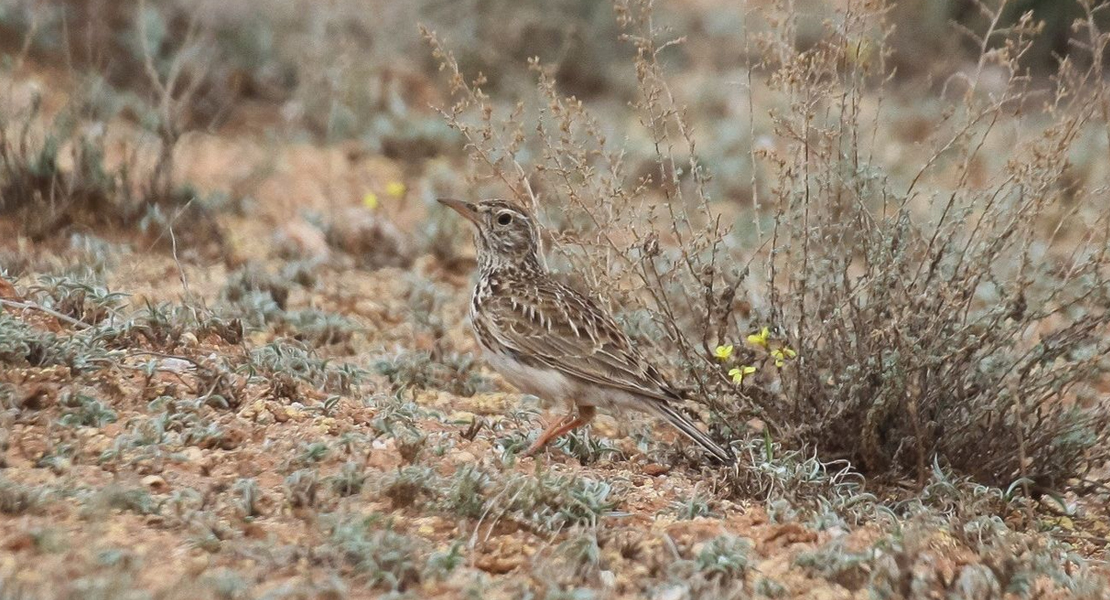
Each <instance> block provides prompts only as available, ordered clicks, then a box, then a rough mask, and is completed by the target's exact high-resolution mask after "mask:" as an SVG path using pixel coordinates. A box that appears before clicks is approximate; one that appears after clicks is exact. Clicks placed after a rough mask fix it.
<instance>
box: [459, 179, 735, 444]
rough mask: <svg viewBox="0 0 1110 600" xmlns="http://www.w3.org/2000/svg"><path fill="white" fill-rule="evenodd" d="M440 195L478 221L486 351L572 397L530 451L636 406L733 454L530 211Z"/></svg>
mask: <svg viewBox="0 0 1110 600" xmlns="http://www.w3.org/2000/svg"><path fill="white" fill-rule="evenodd" d="M439 202H440V203H441V204H443V205H445V206H447V207H449V208H451V209H453V210H455V211H456V212H458V213H459V214H460V215H462V216H463V217H464V218H465V219H467V220H468V221H470V222H471V223H472V224H473V225H474V240H475V246H476V249H477V255H478V256H477V262H478V277H477V281H476V282H475V284H474V289H473V293H472V295H471V301H470V308H469V313H470V323H471V326H472V328H473V330H474V334H475V337H476V338H477V341H478V345H479V346H480V347H481V349H482V353H483V355H484V358H485V359H486V361H487V362H488V363H489V365H490V366H491V367H492V368H493V370H495V371H497V372H498V373H500V374H501V376H502V377H504V378H505V380H506V381H508V382H509V383H510V384H512V385H513V386H514V387H516V388H517V389H519V390H520V391H522V392H524V393H527V394H532V395H534V396H537V397H539V398H540V399H542V400H545V401H547V402H549V403H564V404H569V405H570V407H569V408H570V410H569V411H568V412H567V414H566V416H564V417H563V418H561V419H559V420H556V421H554V422H552V423H551V424H550V425H549V426H548V427H547V428H546V429H544V431H543V432H542V433H540V435H539V437H538V438H537V439H536V441H535V443H533V444H532V445H531V447H530V448H528V449H527V450H526V451H525V452H524V454H523V455H522V456H525V457H527V456H533V455H534V454H536V453H537V452H539V451H540V450H542V449H543V448H544V447H545V446H546V445H547V444H548V443H550V442H551V441H552V440H555V439H557V438H559V437H561V436H563V435H564V434H566V433H568V432H570V431H572V430H574V429H576V428H578V427H581V426H583V425H586V424H587V423H589V422H590V420H592V419H593V418H594V416H595V415H596V414H597V411H598V409H602V410H604V411H606V412H618V413H619V412H623V411H625V410H629V409H631V410H633V411H638V412H646V413H649V414H654V415H656V416H658V417H661V418H663V419H664V420H666V421H667V422H669V423H670V424H671V425H673V426H674V427H675V428H676V429H678V430H679V431H680V432H682V433H683V434H685V435H686V436H687V437H689V438H690V439H691V440H693V441H694V442H696V443H697V444H698V445H699V446H701V447H702V448H703V449H704V450H705V451H706V452H708V453H709V454H710V455H712V456H713V457H714V458H716V459H717V460H718V461H720V462H722V463H725V464H733V463H734V462H735V458H734V456H733V454H732V452H730V451H729V450H726V449H725V448H724V447H723V446H721V445H720V444H718V443H717V442H715V441H714V440H713V439H712V438H710V437H709V436H708V435H707V434H706V433H704V432H703V431H701V430H700V429H698V427H697V426H696V425H695V424H694V422H693V421H691V420H690V418H689V417H687V416H686V415H685V414H684V413H683V412H682V411H681V410H680V409H679V408H678V406H677V403H679V402H682V396H681V395H680V394H679V393H678V392H677V391H675V390H674V389H673V388H672V387H670V386H669V385H668V384H667V382H666V381H665V380H664V379H663V377H662V376H661V375H660V372H659V370H658V369H657V368H656V367H654V366H653V365H651V364H650V363H649V362H648V361H647V360H646V359H645V358H644V356H643V355H642V354H641V353H640V352H639V351H638V350H637V348H636V344H635V343H634V342H633V341H632V339H631V338H629V337H628V335H627V334H626V333H625V332H624V330H623V329H622V328H621V327H620V325H618V324H617V322H616V320H615V319H613V317H612V315H610V314H609V313H608V312H606V311H605V310H603V309H602V308H600V307H599V305H598V304H597V303H596V302H594V301H593V300H592V299H590V297H588V296H587V295H585V294H582V293H580V292H578V291H577V290H575V289H573V288H571V287H569V286H567V285H565V284H563V283H561V282H560V281H558V280H557V279H556V278H555V277H554V276H553V275H552V274H551V273H550V272H549V271H548V270H547V268H546V266H545V264H544V263H543V261H542V260H541V255H540V244H539V234H538V230H537V225H536V221H535V219H534V218H533V217H532V216H531V215H530V214H529V212H528V211H526V210H525V209H524V208H523V207H521V206H518V205H516V204H514V203H511V202H509V201H506V200H502V199H496V198H495V199H486V200H480V201H478V202H473V203H472V202H467V201H463V200H456V199H450V198H441V199H439Z"/></svg>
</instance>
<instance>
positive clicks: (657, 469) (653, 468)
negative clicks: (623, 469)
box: [643, 463, 671, 477]
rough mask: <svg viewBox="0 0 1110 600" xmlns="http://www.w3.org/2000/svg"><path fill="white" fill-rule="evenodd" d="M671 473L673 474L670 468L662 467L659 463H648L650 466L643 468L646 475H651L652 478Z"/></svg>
mask: <svg viewBox="0 0 1110 600" xmlns="http://www.w3.org/2000/svg"><path fill="white" fill-rule="evenodd" d="M670 472H671V468H670V467H668V466H667V465H661V464H659V463H648V464H646V465H644V468H643V473H644V475H649V476H651V477H658V476H659V475H663V474H665V473H670Z"/></svg>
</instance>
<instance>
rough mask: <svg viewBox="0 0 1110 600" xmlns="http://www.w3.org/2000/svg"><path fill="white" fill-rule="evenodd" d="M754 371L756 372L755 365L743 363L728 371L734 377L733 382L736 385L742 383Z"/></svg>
mask: <svg viewBox="0 0 1110 600" xmlns="http://www.w3.org/2000/svg"><path fill="white" fill-rule="evenodd" d="M752 373H755V367H752V366H749V365H742V366H739V367H733V368H732V369H731V370H730V371H729V372H728V376H729V377H731V378H732V382H733V383H735V384H736V385H740V384H741V383H744V377H746V376H748V375H751V374H752Z"/></svg>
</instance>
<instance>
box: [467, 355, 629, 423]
mask: <svg viewBox="0 0 1110 600" xmlns="http://www.w3.org/2000/svg"><path fill="white" fill-rule="evenodd" d="M484 354H485V359H486V361H487V362H488V363H489V365H490V367H492V368H493V370H494V371H497V372H498V373H500V374H501V376H502V377H504V378H505V380H506V381H508V382H509V383H510V384H512V385H513V387H515V388H517V389H518V390H520V391H522V392H524V393H525V394H532V395H533V396H537V397H539V398H540V399H541V400H544V401H546V402H547V403H549V404H576V405H579V406H596V407H598V408H601V409H603V410H607V411H610V412H613V411H623V410H626V409H632V410H639V411H642V410H644V407H643V404H642V403H643V401H642V400H641V399H638V398H637V397H636V396H634V395H633V394H630V393H628V392H626V391H624V390H620V389H616V388H612V387H609V386H604V385H598V384H592V383H588V382H585V381H582V380H580V379H576V378H574V377H570V376H568V375H564V374H562V373H560V372H559V371H556V370H555V369H544V368H537V367H531V366H528V365H525V364H523V363H521V362H519V361H517V360H515V359H514V358H512V357H511V356H508V355H505V354H498V353H494V352H490V351H488V350H487V351H485V352H484Z"/></svg>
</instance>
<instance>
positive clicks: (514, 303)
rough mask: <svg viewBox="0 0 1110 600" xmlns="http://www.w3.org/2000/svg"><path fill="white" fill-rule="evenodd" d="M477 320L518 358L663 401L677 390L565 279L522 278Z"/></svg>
mask: <svg viewBox="0 0 1110 600" xmlns="http://www.w3.org/2000/svg"><path fill="white" fill-rule="evenodd" d="M481 319H482V321H483V322H482V323H476V324H475V325H476V326H477V327H480V328H485V329H486V330H487V331H488V333H489V334H490V335H491V336H492V337H493V338H494V339H495V340H496V342H497V343H498V344H499V345H500V346H501V347H502V348H503V349H504V350H507V351H510V352H512V353H513V354H515V355H516V356H517V357H518V359H519V360H522V361H525V362H534V363H538V364H540V365H543V366H546V367H548V368H551V369H555V370H557V371H559V372H561V373H564V374H566V375H572V376H574V377H576V378H579V379H583V380H586V381H589V382H592V383H596V384H598V385H603V386H609V387H613V388H617V389H621V390H624V391H628V392H632V393H634V394H640V395H643V396H646V397H649V398H654V399H656V400H660V401H663V402H667V401H670V400H674V399H677V398H678V395H677V394H676V393H675V392H674V391H673V390H671V389H670V388H669V387H668V386H667V384H666V382H665V381H664V380H663V378H662V377H661V376H660V375H659V372H658V371H657V370H656V369H655V368H654V367H652V366H651V365H650V364H648V363H647V361H645V360H644V358H643V356H642V355H640V353H639V352H637V351H636V349H635V347H634V346H633V344H632V341H631V340H630V339H629V338H628V336H627V335H625V333H624V331H623V330H621V328H620V326H619V325H617V323H616V322H615V321H613V319H612V317H610V316H609V315H608V314H606V313H605V312H604V311H602V310H601V309H600V308H598V306H597V305H596V304H594V303H593V302H592V301H591V300H590V299H589V298H586V297H585V296H583V295H581V294H579V293H578V292H576V291H574V290H573V289H571V288H568V287H566V286H564V285H561V284H558V283H554V282H547V285H529V284H523V285H521V286H519V287H518V288H517V289H515V290H514V291H513V293H511V294H500V295H497V296H496V297H492V298H489V299H487V301H486V302H485V303H484V306H483V310H482V317H481Z"/></svg>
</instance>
